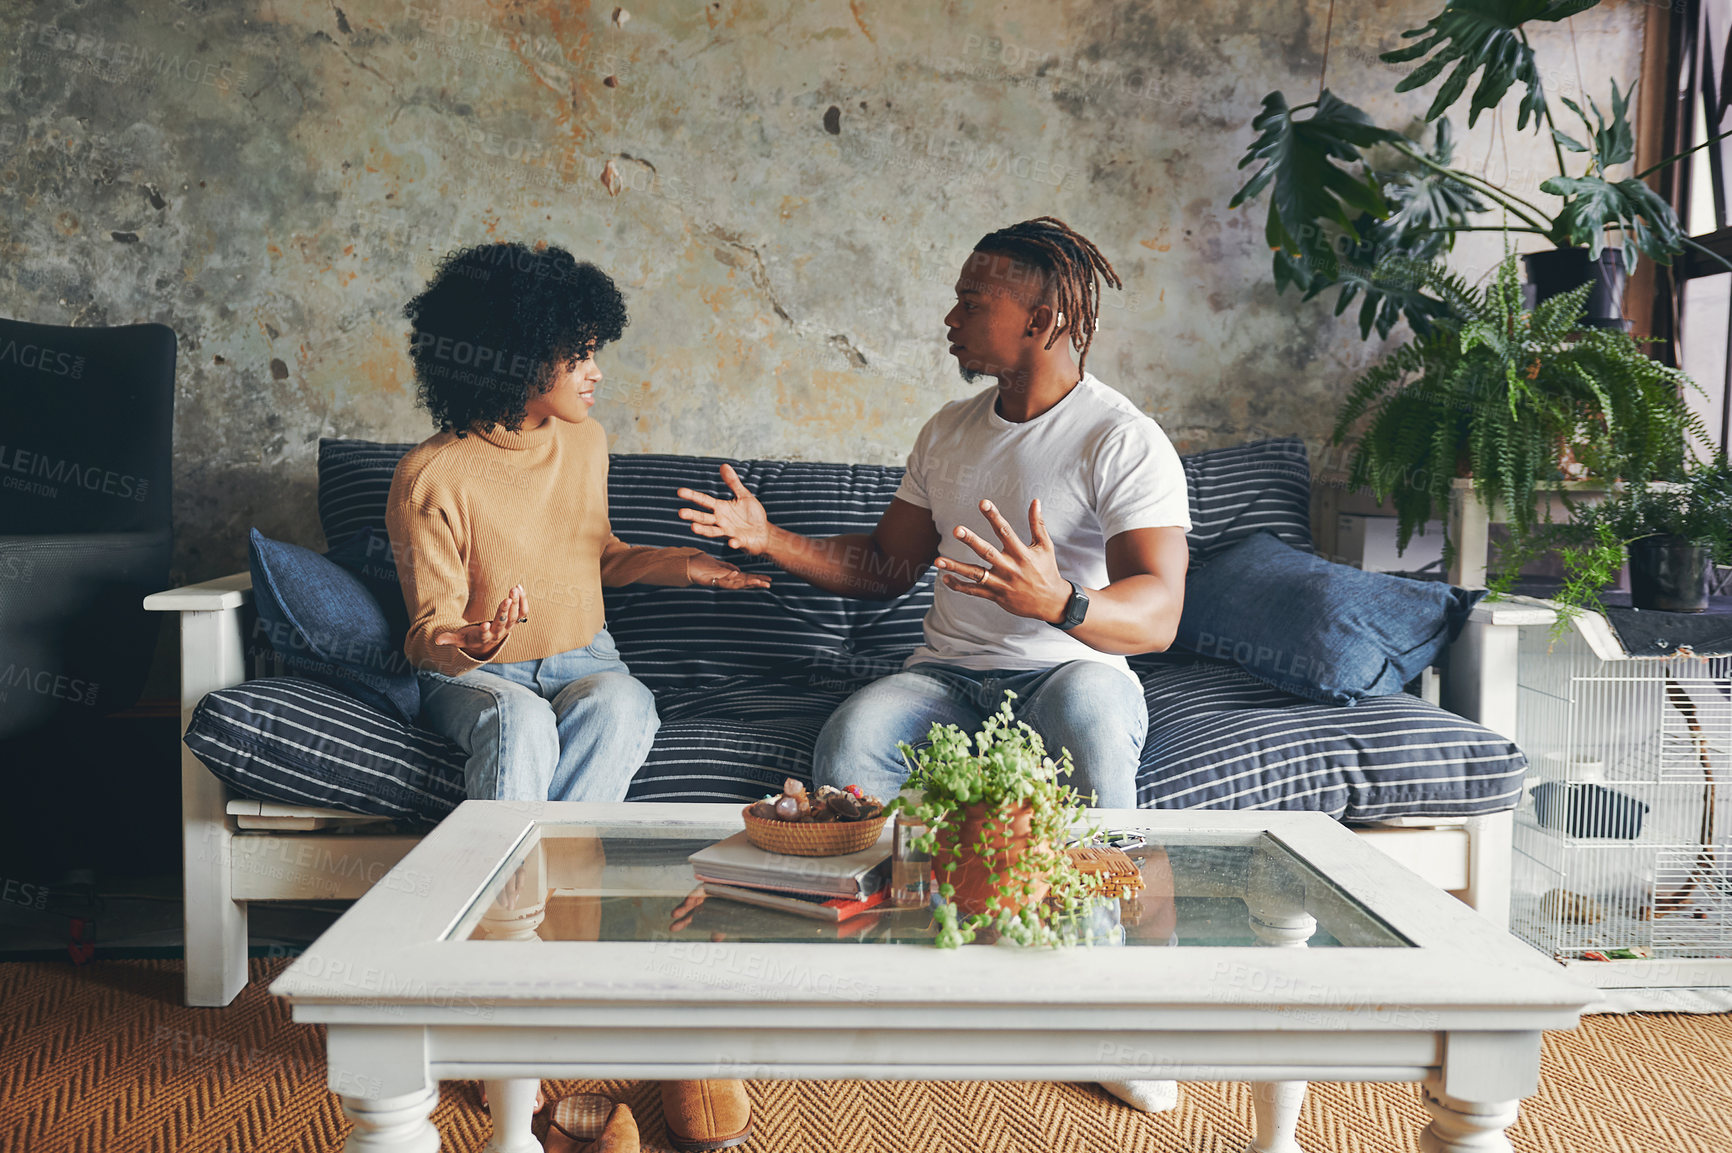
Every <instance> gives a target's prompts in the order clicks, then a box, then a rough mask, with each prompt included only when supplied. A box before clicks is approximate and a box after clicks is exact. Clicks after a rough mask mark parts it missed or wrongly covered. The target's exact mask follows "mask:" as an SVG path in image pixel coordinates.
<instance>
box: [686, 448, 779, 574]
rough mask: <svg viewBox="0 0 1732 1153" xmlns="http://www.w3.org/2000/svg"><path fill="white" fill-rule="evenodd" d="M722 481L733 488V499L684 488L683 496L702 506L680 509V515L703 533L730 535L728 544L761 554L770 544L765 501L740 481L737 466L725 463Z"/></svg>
mask: <svg viewBox="0 0 1732 1153" xmlns="http://www.w3.org/2000/svg"><path fill="white" fill-rule="evenodd" d="M722 481H723V483H725V484H726V485H727V486H728V488H729V489H731V490H732V491H733V494H734V499H733V500H717V499H716V498H715V497H713V496H711V495H709V494H708V493H704V492H698V491H696V490H695V489H689V488H682V489H680V490H679V492H678V496H679V498H680V499H681V500H687V501H691V502H692V503H693V504H695V505H697V506H699V507H698V508H682V509H680V519H681V520H689V521H691V522H692V531H693V532H695V533H697V534H698V535H699V536H707V537H712V538H714V537H727V538H728V547H729V548H737V549H739V550H740V551H742V552H749V553H751V554H752V555H753V556H757V555H758V554H759V553H761V552H763V551H764V550H765V549H767V548H769V547H770V518H769V517H768V516H767V515H766V514H765V512H764V505H763V502H762V501H760V500H759V499H758V498H757V497H755V496H753V495H752V491H751V490H750V489H748V488H747V487H746V486H745V485H744V484H742V483H740V474H739V473H737V472H735V471H734V466H733V465H731V464H724V465H723V466H722Z"/></svg>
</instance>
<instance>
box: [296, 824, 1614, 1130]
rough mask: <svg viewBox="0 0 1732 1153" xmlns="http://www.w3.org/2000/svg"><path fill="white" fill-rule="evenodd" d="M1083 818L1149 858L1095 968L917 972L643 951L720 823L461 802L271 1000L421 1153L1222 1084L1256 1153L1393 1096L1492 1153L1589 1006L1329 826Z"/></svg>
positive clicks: (869, 923) (798, 957)
mask: <svg viewBox="0 0 1732 1153" xmlns="http://www.w3.org/2000/svg"><path fill="white" fill-rule="evenodd" d="M1092 816H1093V817H1094V818H1096V819H1098V820H1100V821H1101V822H1102V823H1104V824H1105V825H1106V826H1107V827H1108V828H1109V829H1112V830H1114V831H1124V832H1128V833H1134V834H1136V835H1138V836H1140V837H1141V838H1142V839H1143V840H1144V842H1145V844H1144V845H1143V846H1142V847H1140V848H1133V850H1132V852H1133V855H1134V856H1137V857H1138V858H1139V860H1140V861H1141V864H1142V868H1143V873H1144V877H1145V880H1146V882H1147V887H1146V888H1145V890H1144V892H1143V894H1142V896H1141V898H1140V900H1138V901H1137V902H1136V903H1135V906H1134V907H1131V908H1128V909H1127V910H1126V911H1125V916H1124V918H1123V919H1124V920H1125V922H1126V926H1125V929H1124V935H1125V938H1126V939H1125V944H1124V945H1123V946H1122V947H1116V946H1114V945H1111V944H1105V945H1094V946H1089V947H1077V948H1070V949H1062V950H1025V949H1020V948H1016V947H1012V946H989V945H974V946H969V947H965V948H962V949H956V950H939V949H936V948H934V947H933V946H932V945H931V944H930V943H929V942H930V938H931V935H932V926H931V918H930V915H929V914H928V913H927V912H926V911H925V910H920V909H915V910H896V911H884V912H881V913H869V914H866V915H863V916H862V917H860V918H858V919H855V920H850V921H848V922H844V923H843V924H841V925H830V924H825V923H820V922H816V921H810V920H806V919H803V918H799V917H795V916H792V915H790V914H786V913H780V912H774V911H770V910H763V909H758V908H755V907H752V906H747V905H741V904H736V903H733V902H727V901H722V900H719V899H715V898H712V899H711V900H709V901H707V902H705V903H704V904H703V905H702V906H701V907H700V908H698V909H697V910H696V912H695V913H693V914H692V915H691V917H690V920H689V922H683V923H682V924H681V927H680V928H678V929H674V928H671V924H672V914H673V911H674V909H675V907H676V906H677V905H678V904H679V903H680V902H681V901H682V900H683V899H684V898H685V897H686V896H687V895H688V894H689V893H690V892H691V890H692V889H693V888H694V881H693V878H692V874H691V870H690V867H689V865H687V864H686V856H687V855H688V854H689V853H691V852H693V851H695V850H696V849H698V848H700V847H701V846H702V845H704V844H707V843H710V842H713V841H715V840H717V839H719V838H721V837H723V836H726V835H728V834H730V833H732V832H734V831H736V830H738V829H739V828H740V826H741V820H740V809H739V807H738V806H736V805H648V804H614V805H602V804H575V803H516V802H499V801H468V802H465V803H464V804H462V805H460V806H459V807H458V809H457V810H456V812H454V813H453V814H452V815H451V816H450V817H448V818H447V819H446V820H445V821H444V822H443V823H442V824H440V826H439V827H438V828H437V829H435V830H434V831H433V832H432V833H431V834H430V835H429V836H427V837H426V838H425V839H423V840H422V841H421V843H420V844H418V845H417V846H416V847H415V848H414V849H413V850H412V851H411V852H410V853H409V854H408V856H406V857H405V858H404V859H403V860H402V861H401V862H400V863H399V864H398V865H397V866H396V867H395V868H393V869H392V870H391V871H390V872H389V873H388V874H386V875H385V876H384V877H383V878H382V879H381V880H380V882H379V883H378V884H376V885H375V886H374V887H373V888H372V889H371V890H370V891H369V892H368V893H367V894H366V895H365V896H363V897H362V898H361V899H360V900H359V901H357V902H356V903H355V905H354V906H353V907H352V908H351V909H350V910H349V911H348V912H347V913H345V914H344V915H343V917H342V918H341V919H340V920H338V921H337V923H336V924H334V925H333V926H332V927H331V928H330V929H329V930H328V931H327V932H326V933H325V934H324V935H323V936H321V937H320V938H319V939H318V941H317V942H315V943H314V944H313V945H312V946H311V947H310V948H309V949H308V950H307V951H306V952H305V953H304V954H302V955H301V956H300V957H299V958H297V959H296V960H295V962H294V963H293V964H292V965H290V967H289V968H288V969H287V970H286V971H285V972H284V973H283V974H282V976H280V977H279V978H278V979H277V980H276V982H275V983H274V984H272V986H271V991H272V992H273V993H276V994H277V995H279V996H282V997H285V998H287V999H288V1001H289V1002H290V1003H291V1006H292V1012H293V1016H294V1019H295V1020H297V1021H302V1022H317V1023H319V1024H323V1025H324V1026H325V1027H326V1030H327V1033H326V1057H327V1063H328V1067H329V1078H328V1080H329V1084H330V1087H331V1089H332V1090H333V1091H335V1092H336V1093H337V1094H338V1095H339V1096H340V1098H341V1100H342V1105H343V1110H344V1113H345V1114H346V1115H347V1116H348V1117H349V1118H350V1120H352V1121H353V1122H354V1125H355V1128H354V1130H353V1132H352V1133H351V1135H350V1137H349V1139H348V1143H347V1144H346V1145H345V1146H344V1148H345V1149H347V1150H350V1151H352V1153H359V1151H362V1150H368V1151H388V1153H434V1151H436V1150H437V1149H438V1147H439V1136H438V1132H437V1130H436V1129H435V1128H434V1126H433V1125H432V1123H431V1121H430V1120H429V1119H428V1115H429V1113H430V1112H431V1111H432V1108H433V1105H434V1103H435V1101H436V1100H437V1096H438V1092H437V1090H438V1081H439V1080H441V1079H448V1078H477V1079H481V1080H483V1081H486V1082H488V1083H489V1084H488V1092H489V1097H490V1101H491V1104H492V1110H493V1118H494V1136H493V1140H492V1144H491V1146H490V1149H492V1150H494V1151H497V1153H536V1151H537V1150H539V1148H540V1146H539V1144H538V1143H537V1142H536V1140H535V1138H534V1136H533V1135H532V1133H531V1131H530V1122H531V1106H532V1102H533V1097H534V1094H535V1090H536V1086H537V1083H538V1081H539V1079H540V1078H543V1077H562V1078H602V1077H613V1078H643V1079H658V1080H662V1079H687V1078H690V1079H699V1078H723V1077H740V1078H746V1079H772V1080H774V1079H789V1078H820V1079H823V1078H842V1079H855V1078H862V1079H867V1078H879V1079H910V1080H918V1079H935V1080H1057V1081H1124V1080H1141V1079H1176V1080H1191V1081H1227V1080H1244V1081H1250V1082H1254V1083H1256V1092H1255V1093H1254V1095H1253V1099H1254V1101H1255V1114H1256V1117H1255V1124H1256V1136H1255V1139H1254V1140H1253V1142H1252V1144H1251V1146H1250V1148H1251V1149H1252V1150H1256V1151H1259V1153H1292V1151H1294V1150H1297V1149H1298V1148H1299V1146H1298V1145H1297V1144H1296V1143H1295V1142H1294V1140H1293V1130H1294V1126H1295V1124H1296V1122H1297V1116H1298V1110H1299V1105H1300V1101H1301V1099H1302V1097H1303V1093H1304V1087H1305V1082H1307V1081H1311V1080H1328V1081H1418V1082H1423V1083H1424V1086H1425V1099H1426V1104H1427V1107H1428V1108H1429V1110H1430V1112H1431V1115H1432V1121H1431V1123H1430V1126H1429V1127H1428V1128H1427V1130H1426V1132H1425V1134H1424V1135H1423V1136H1422V1138H1421V1147H1422V1148H1423V1149H1425V1150H1428V1151H1459V1153H1467V1151H1469V1150H1475V1151H1484V1150H1500V1149H1508V1148H1509V1144H1508V1142H1507V1140H1506V1139H1505V1138H1504V1137H1503V1135H1502V1132H1503V1130H1504V1129H1505V1128H1506V1127H1507V1126H1508V1125H1509V1124H1510V1123H1511V1122H1512V1121H1513V1120H1514V1119H1515V1116H1516V1109H1517V1105H1518V1104H1519V1102H1520V1100H1521V1099H1522V1098H1523V1097H1525V1096H1527V1095H1528V1094H1529V1093H1531V1092H1533V1091H1534V1089H1535V1088H1536V1086H1537V1084H1538V1076H1539V1055H1540V1036H1541V1031H1542V1030H1545V1029H1568V1028H1573V1027H1574V1026H1575V1024H1576V1022H1577V1020H1578V1018H1579V1015H1580V1013H1581V1010H1582V1009H1583V1008H1584V1007H1585V1006H1586V1005H1587V1004H1589V1003H1590V1002H1592V1001H1593V1000H1595V999H1596V996H1597V994H1596V992H1595V991H1594V990H1593V989H1591V988H1589V987H1588V986H1586V985H1582V984H1579V983H1578V982H1576V981H1575V980H1573V979H1571V978H1570V977H1568V976H1567V975H1566V974H1565V973H1564V972H1563V971H1562V970H1561V969H1559V968H1558V967H1557V966H1556V965H1553V964H1552V963H1550V962H1549V961H1546V960H1545V959H1544V958H1541V957H1539V956H1538V955H1537V954H1535V953H1534V952H1533V951H1532V950H1530V949H1528V948H1527V947H1526V946H1524V945H1522V944H1521V943H1520V942H1518V941H1516V940H1515V939H1514V938H1512V937H1510V936H1509V935H1508V934H1507V933H1505V932H1503V931H1502V930H1500V929H1498V928H1496V927H1495V926H1494V925H1492V924H1491V923H1490V922H1489V921H1487V920H1485V919H1484V918H1482V917H1480V916H1479V915H1478V914H1476V913H1474V912H1473V911H1472V910H1471V909H1469V908H1468V907H1466V906H1465V905H1462V904H1460V903H1458V902H1457V901H1455V900H1454V899H1453V898H1451V897H1449V896H1447V895H1446V894H1444V893H1443V892H1441V891H1440V890H1438V889H1435V888H1433V887H1432V886H1430V885H1428V884H1427V883H1426V882H1425V881H1423V880H1421V879H1420V878H1419V877H1417V876H1415V875H1414V874H1412V873H1410V872H1408V871H1407V870H1406V869H1404V868H1402V867H1400V866H1398V865H1396V864H1394V863H1393V862H1392V861H1391V860H1390V859H1389V858H1388V857H1386V856H1385V855H1383V854H1382V853H1380V852H1379V851H1378V850H1376V849H1374V848H1372V847H1370V846H1368V845H1366V844H1365V843H1364V842H1363V841H1361V840H1360V839H1359V838H1357V837H1355V836H1354V835H1353V834H1352V833H1350V832H1349V831H1348V830H1346V829H1345V828H1343V827H1341V826H1340V825H1339V824H1337V823H1336V822H1335V821H1333V820H1331V819H1330V818H1328V817H1327V816H1323V815H1321V814H1314V813H1277V812H1214V811H1183V812H1158V811H1111V810H1096V811H1095V812H1094V813H1093V814H1092ZM756 1144H757V1145H758V1146H759V1147H762V1148H766V1149H774V1148H775V1147H776V1146H775V1136H774V1134H773V1133H769V1132H767V1131H766V1130H765V1129H764V1128H763V1126H760V1128H759V1136H758V1137H757V1138H756Z"/></svg>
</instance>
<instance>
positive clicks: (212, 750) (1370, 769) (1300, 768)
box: [186, 661, 1525, 822]
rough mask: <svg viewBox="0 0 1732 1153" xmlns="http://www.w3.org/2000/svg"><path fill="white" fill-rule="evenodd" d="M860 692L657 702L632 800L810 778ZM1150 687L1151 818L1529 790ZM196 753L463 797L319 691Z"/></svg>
mask: <svg viewBox="0 0 1732 1153" xmlns="http://www.w3.org/2000/svg"><path fill="white" fill-rule="evenodd" d="M863 679H864V678H861V679H847V678H844V679H840V680H827V679H825V678H823V677H822V676H814V677H803V676H801V675H798V674H794V673H789V674H788V675H786V676H783V677H777V678H771V677H762V676H743V677H730V678H726V679H724V680H718V681H712V682H708V683H706V684H705V685H704V686H702V687H699V688H692V689H685V690H670V691H666V692H663V693H661V694H658V698H657V708H658V709H659V711H660V713H661V716H662V727H661V731H660V732H659V733H658V734H657V735H656V741H655V745H654V747H653V748H652V749H651V750H650V754H649V759H648V761H647V762H646V763H645V764H644V766H643V767H642V768H641V769H639V770H638V773H637V776H636V777H635V778H634V779H633V781H632V785H631V789H630V792H629V793H628V794H627V795H628V798H629V799H630V800H634V801H739V802H741V803H742V804H743V803H745V802H748V801H752V800H756V799H757V798H759V797H761V796H763V795H764V794H765V793H767V792H771V791H774V790H776V789H778V788H780V786H781V783H782V781H783V779H784V778H785V777H790V776H791V777H798V778H800V779H801V780H805V781H810V780H811V775H812V751H813V748H814V747H815V746H816V744H817V740H818V733H819V730H821V729H822V728H823V726H824V722H825V721H826V720H827V719H828V718H829V716H830V714H831V712H833V711H834V710H835V708H836V707H837V706H838V705H839V704H841V702H842V701H843V700H845V699H846V697H847V695H848V693H849V691H851V689H852V688H854V687H856V686H857V685H858V684H860V683H863ZM1143 683H1144V686H1145V696H1146V699H1147V700H1148V704H1149V737H1148V741H1147V743H1146V744H1145V745H1144V748H1143V764H1142V769H1141V770H1140V772H1139V773H1138V778H1137V786H1138V787H1137V792H1138V804H1139V805H1140V806H1142V807H1143V808H1159V809H1178V808H1215V809H1297V810H1315V811H1319V812H1326V813H1329V814H1331V815H1332V816H1334V817H1337V818H1339V819H1344V820H1382V819H1387V818H1390V817H1406V816H1425V817H1456V816H1472V815H1476V814H1480V813H1492V812H1499V811H1501V810H1504V809H1508V808H1510V807H1512V806H1513V805H1514V804H1515V801H1516V798H1517V796H1518V795H1519V792H1520V789H1521V780H1522V774H1523V771H1524V768H1525V761H1524V760H1523V758H1522V756H1521V753H1520V752H1519V751H1518V750H1516V748H1515V746H1514V745H1512V744H1511V743H1510V742H1508V741H1507V740H1505V739H1504V738H1502V737H1499V736H1497V735H1496V734H1495V733H1492V732H1490V731H1489V730H1486V729H1483V728H1481V727H1480V726H1478V725H1475V724H1473V723H1471V722H1469V721H1465V720H1463V719H1462V718H1460V717H1458V716H1456V715H1454V714H1453V713H1449V712H1446V711H1444V710H1443V709H1439V708H1436V707H1435V706H1432V705H1428V704H1426V703H1425V702H1424V701H1421V700H1419V699H1417V698H1415V697H1411V696H1406V695H1399V694H1398V695H1394V696H1387V697H1376V698H1372V699H1370V700H1367V701H1364V702H1361V704H1359V705H1358V706H1356V707H1354V708H1352V709H1341V708H1337V707H1333V706H1328V705H1317V704H1312V703H1311V702H1308V701H1304V700H1302V699H1300V698H1298V697H1293V696H1289V695H1288V694H1286V693H1282V692H1281V691H1279V690H1277V689H1273V688H1270V687H1269V686H1267V685H1265V684H1263V683H1261V682H1259V681H1256V680H1254V679H1252V678H1251V677H1249V676H1247V675H1246V674H1245V673H1244V672H1243V671H1241V670H1239V669H1237V668H1235V667H1233V666H1231V665H1226V664H1221V663H1217V662H1211V661H1197V662H1196V663H1195V664H1194V665H1193V666H1192V667H1190V668H1184V669H1172V668H1168V669H1156V670H1152V671H1150V672H1147V673H1145V674H1144V678H1143ZM186 741H187V745H188V747H190V748H191V749H192V750H193V752H194V753H196V754H197V755H198V757H199V759H200V760H202V761H203V762H204V763H205V764H207V765H208V766H210V768H211V771H212V772H214V773H215V774H216V775H217V776H218V777H220V778H221V779H222V780H224V781H226V782H227V783H228V784H230V785H231V786H233V787H234V788H235V789H236V790H237V791H239V792H240V793H242V794H243V795H246V796H250V797H256V798H259V799H261V800H272V801H284V802H287V803H290V804H307V805H320V806H325V807H329V808H336V809H344V810H347V811H350V812H357V813H369V814H375V815H383V816H390V817H396V818H401V819H405V820H410V821H421V822H426V821H437V820H438V819H440V818H441V817H442V816H444V815H445V814H446V813H447V812H449V811H450V810H451V808H452V807H454V806H455V805H456V804H457V803H458V802H459V801H461V800H462V799H463V753H462V751H461V750H459V749H458V748H457V746H456V745H454V744H452V743H450V742H449V741H446V740H444V739H443V738H441V737H437V736H435V735H433V734H432V733H429V732H427V731H426V730H424V729H419V728H410V727H405V726H404V725H402V724H400V723H398V722H397V721H395V720H393V719H391V718H388V717H386V716H385V715H384V714H382V713H379V712H377V711H375V710H373V709H372V708H370V707H368V706H366V705H363V704H361V703H359V702H358V701H355V700H353V699H352V698H350V697H348V696H346V695H344V694H342V693H339V692H336V691H334V690H331V689H328V688H325V687H324V686H322V685H319V684H316V683H314V682H312V681H306V680H300V679H297V678H288V677H276V678H268V679H264V680H256V681H248V682H246V683H245V684H242V685H238V686H235V687H233V688H228V689H220V690H218V691H216V692H214V693H211V694H209V695H208V696H206V697H205V699H204V700H203V701H202V702H200V704H199V707H198V709H197V710H195V712H194V714H193V720H192V724H191V725H190V726H189V727H188V729H187V736H186Z"/></svg>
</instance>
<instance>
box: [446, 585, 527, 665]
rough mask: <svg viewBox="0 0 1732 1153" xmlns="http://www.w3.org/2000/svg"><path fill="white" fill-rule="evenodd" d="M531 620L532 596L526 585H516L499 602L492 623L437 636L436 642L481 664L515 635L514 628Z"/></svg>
mask: <svg viewBox="0 0 1732 1153" xmlns="http://www.w3.org/2000/svg"><path fill="white" fill-rule="evenodd" d="M528 619H529V594H528V593H526V592H524V591H523V586H522V585H512V586H511V591H510V592H508V593H506V594H505V599H504V600H502V601H500V602H499V611H498V612H496V613H494V614H493V619H492V620H487V621H477V622H475V623H474V624H467V625H464V626H463V627H462V628H460V629H446V630H445V631H444V632H438V633H434V634H433V643H434V644H436V645H458V646H460V647H461V648H462V649H463V651H464V652H466V653H468V654H469V655H470V656H472V657H474V658H475V659H476V660H478V661H485V660H489V659H491V658H492V656H493V654H494V653H496V652H498V651H499V646H500V645H503V644H504V643H505V638H506V637H508V636H510V635H511V626H513V625H515V624H517V623H519V622H520V621H526V620H528Z"/></svg>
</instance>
